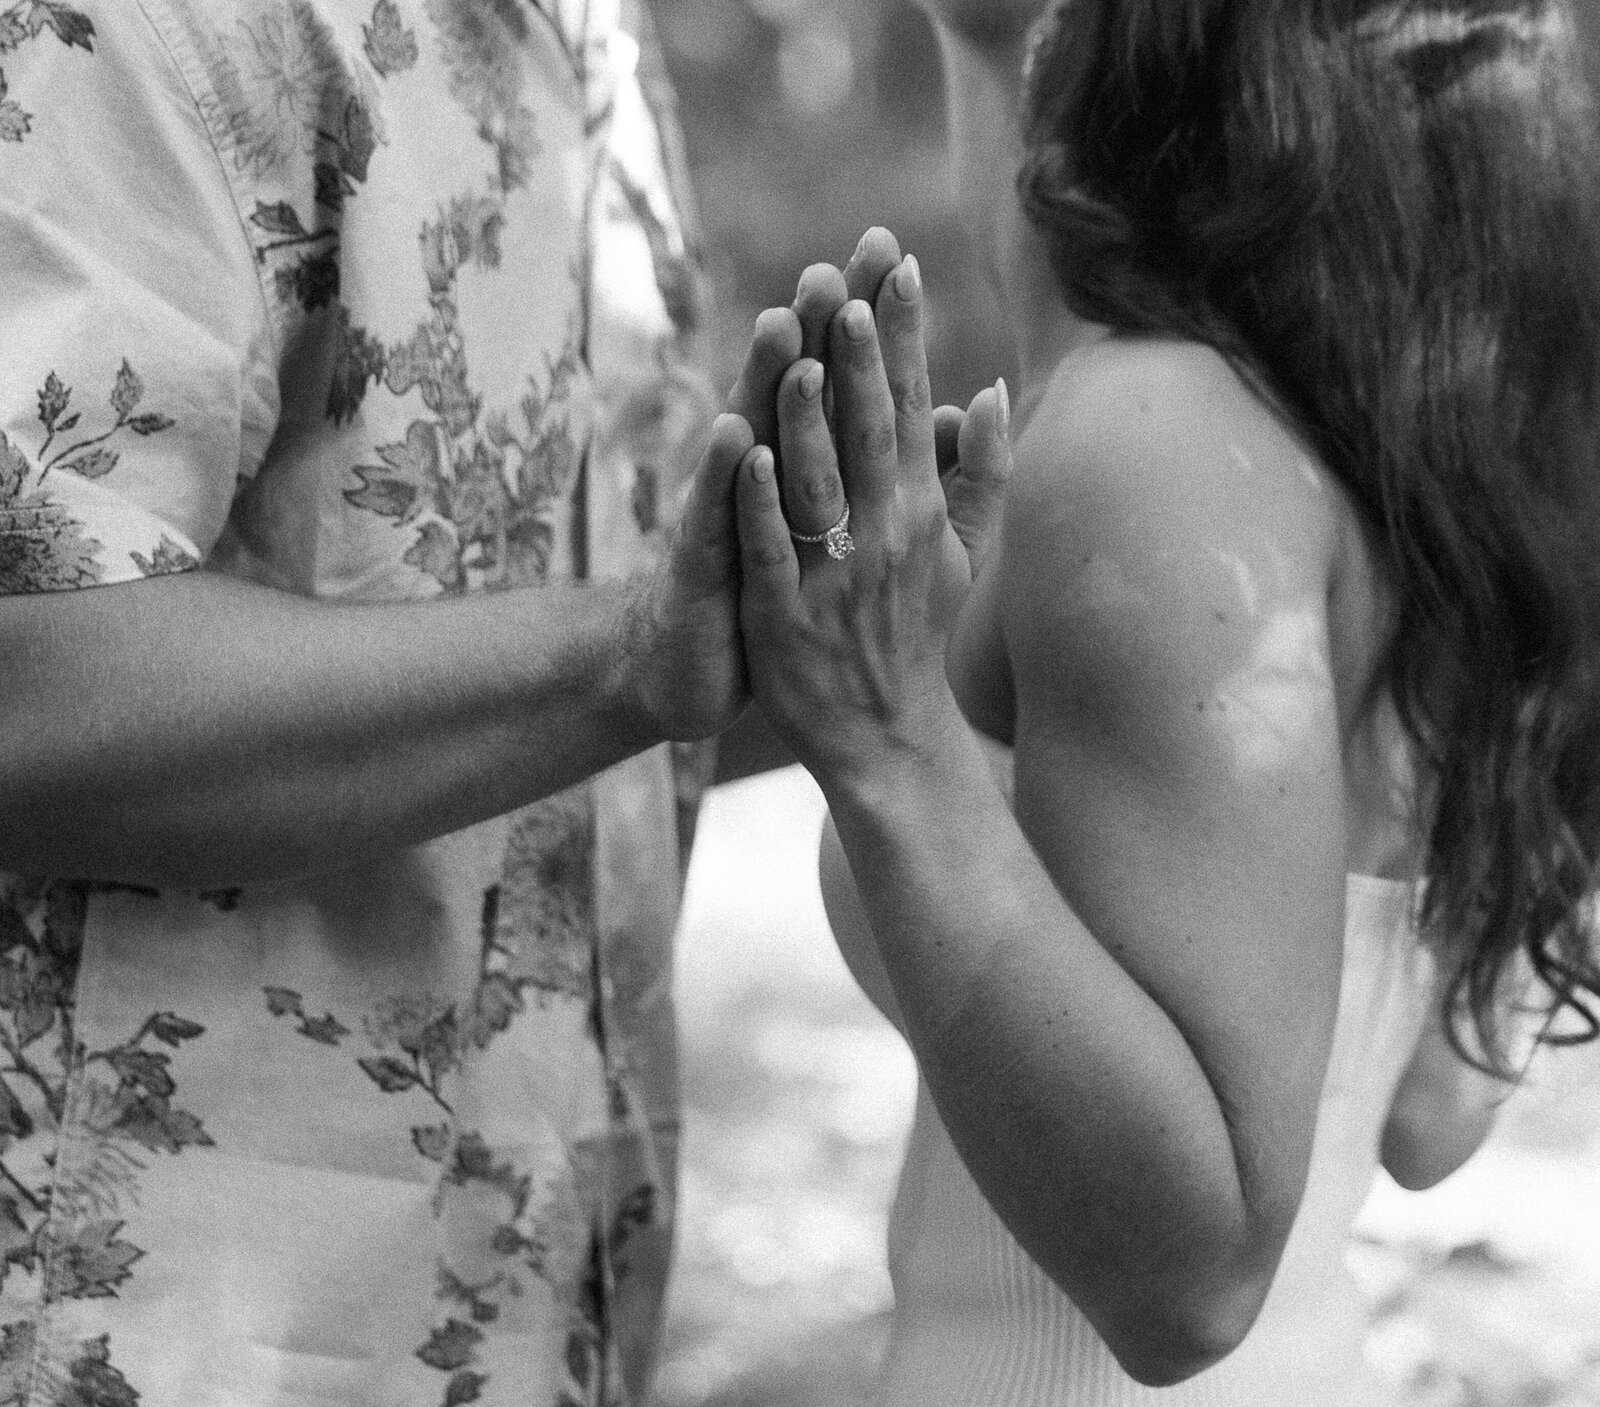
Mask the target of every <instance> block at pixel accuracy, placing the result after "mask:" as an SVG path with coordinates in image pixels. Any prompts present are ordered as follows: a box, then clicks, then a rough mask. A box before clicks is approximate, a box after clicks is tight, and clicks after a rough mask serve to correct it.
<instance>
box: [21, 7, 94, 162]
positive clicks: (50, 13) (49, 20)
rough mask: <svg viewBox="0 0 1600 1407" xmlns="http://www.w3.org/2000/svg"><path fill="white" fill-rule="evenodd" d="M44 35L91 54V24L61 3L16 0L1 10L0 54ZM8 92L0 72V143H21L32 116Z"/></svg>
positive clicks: (31, 122) (92, 42) (85, 16)
mask: <svg viewBox="0 0 1600 1407" xmlns="http://www.w3.org/2000/svg"><path fill="white" fill-rule="evenodd" d="M46 31H49V32H50V33H51V34H54V35H55V37H56V38H57V39H59V40H60V41H61V42H62V43H63V44H65V45H66V46H67V48H69V49H84V50H86V51H88V52H90V53H93V52H94V24H93V22H92V21H91V20H90V19H89V17H88V16H87V15H86V14H84V13H83V12H82V11H81V10H79V9H77V8H75V7H74V6H72V5H67V4H63V3H62V0H16V3H15V4H13V5H11V6H10V7H9V8H6V9H3V10H0V54H7V53H10V52H11V51H13V50H15V49H19V48H21V47H22V45H23V44H25V43H27V42H28V41H29V40H30V39H37V38H38V37H39V36H40V35H41V34H44V33H45V32H46ZM8 92H9V89H8V88H7V86H6V75H5V70H4V69H0V142H20V141H22V139H23V138H24V137H26V136H27V135H28V133H29V132H31V131H32V130H33V115H32V114H31V113H29V112H27V111H26V110H24V108H23V106H22V104H21V103H19V102H17V101H16V100H15V99H14V98H10V97H8V96H7V93H8Z"/></svg>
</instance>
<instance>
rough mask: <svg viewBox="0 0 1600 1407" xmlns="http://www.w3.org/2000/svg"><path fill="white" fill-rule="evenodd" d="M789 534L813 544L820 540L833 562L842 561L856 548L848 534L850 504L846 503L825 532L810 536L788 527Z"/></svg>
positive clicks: (853, 540) (797, 539)
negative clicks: (835, 521)
mask: <svg viewBox="0 0 1600 1407" xmlns="http://www.w3.org/2000/svg"><path fill="white" fill-rule="evenodd" d="M789 536H790V537H792V538H793V539H794V540H795V541H796V542H806V543H813V544H815V543H819V542H820V543H821V544H822V545H823V546H824V547H825V548H827V550H828V556H830V557H832V558H833V560H834V561H835V562H842V561H844V559H845V558H846V557H848V556H849V555H850V554H851V553H852V552H854V551H855V550H856V543H855V539H854V538H853V537H851V536H850V505H849V504H848V503H847V504H845V506H844V512H843V513H841V514H840V515H839V521H838V522H837V523H835V524H834V525H833V526H832V527H831V528H829V529H828V530H827V532H821V533H818V534H816V536H815V537H812V536H808V535H807V534H805V533H797V532H796V531H795V530H794V529H793V528H790V529H789Z"/></svg>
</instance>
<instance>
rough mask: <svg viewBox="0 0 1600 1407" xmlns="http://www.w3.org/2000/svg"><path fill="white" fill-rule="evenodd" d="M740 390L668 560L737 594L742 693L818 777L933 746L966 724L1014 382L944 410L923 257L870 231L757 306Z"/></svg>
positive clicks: (733, 683) (708, 591) (718, 589)
mask: <svg viewBox="0 0 1600 1407" xmlns="http://www.w3.org/2000/svg"><path fill="white" fill-rule="evenodd" d="M729 405H730V411H729V413H726V414H723V415H722V416H720V417H719V418H718V419H717V422H716V424H715V426H714V427H713V430H712V434H711V440H710V444H709V446H708V447H707V449H706V452H705V455H704V457H703V459H702V460H701V463H700V467H699V470H698V471H697V475H696V479H695V482H694V485H693V487H692V489H691V491H690V494H689V497H688V501H687V502H686V504H685V508H684V515H683V518H682V520H681V522H680V527H679V535H678V540H677V544H676V546H675V549H674V554H673V555H674V557H675V558H676V559H678V560H677V561H676V562H675V563H674V564H673V567H672V570H673V571H674V572H675V573H676V574H678V575H679V576H680V579H697V580H698V581H699V583H700V595H701V599H700V601H699V602H698V603H693V604H697V605H698V606H699V607H700V608H702V610H703V613H704V614H705V615H708V616H709V615H711V614H714V612H715V606H714V604H713V603H714V601H715V600H716V599H717V598H719V597H720V598H721V599H722V600H724V601H726V600H730V599H732V600H736V602H737V608H736V611H735V612H734V615H735V619H734V620H733V621H732V622H725V624H726V625H727V626H728V627H729V628H732V629H736V630H737V633H738V636H739V639H738V640H737V641H733V642H730V643H732V644H733V645H734V646H735V649H734V651H732V652H731V653H732V654H733V655H735V656H737V655H738V652H739V647H742V664H743V669H744V671H745V673H744V676H743V678H741V679H738V680H729V681H727V686H728V688H729V690H730V692H733V693H738V694H743V696H744V697H745V698H748V697H749V696H751V695H753V696H754V698H755V700H756V702H757V703H758V704H759V705H760V707H761V708H762V710H763V712H764V713H765V714H766V715H767V717H768V720H769V721H770V723H771V724H772V726H773V727H774V729H775V730H776V731H777V733H778V734H779V736H780V737H781V738H782V739H783V740H784V741H785V742H786V743H787V744H788V745H789V747H790V748H791V749H792V750H793V751H794V754H795V756H796V757H797V758H798V759H799V760H800V761H801V762H803V763H804V764H805V765H806V766H807V767H808V768H809V769H810V771H811V772H812V773H813V775H815V776H816V777H817V779H818V781H819V782H821V783H822V784H823V788H824V790H825V791H826V790H828V789H829V783H830V781H836V780H849V779H859V778H861V777H862V776H863V775H864V774H865V773H866V772H868V771H870V770H871V769H872V768H873V767H874V766H875V765H877V764H879V763H884V762H892V761H893V760H894V758H895V756H896V755H897V754H908V753H909V754H913V755H914V754H918V753H923V752H926V751H927V750H928V749H930V748H938V747H939V746H940V739H941V737H944V736H947V734H946V730H948V729H951V728H960V727H963V726H964V725H963V724H962V723H961V720H960V715H959V712H958V711H957V709H956V706H955V703H954V700H953V699H952V697H951V696H950V692H949V688H948V685H947V684H946V681H945V666H944V655H945V647H946V643H947V641H948V639H949V635H950V632H951V629H952V627H953V626H954V623H955V619H956V616H957V613H958V612H959V610H960V607H961V604H962V602H963V601H964V600H965V598H966V595H967V592H968V590H969V588H970V587H971V584H972V581H973V579H974V577H975V575H976V573H977V569H978V566H979V563H980V561H981V559H982V556H983V553H984V551H985V548H986V546H987V545H988V542H989V540H990V537H991V534H992V532H993V529H994V527H995V525H996V523H997V520H998V517H999V507H1000V503H1001V499H1002V497H1003V494H1004V489H1005V484H1006V480H1007V477H1008V474H1009V468H1010V452H1009V445H1008V428H1009V427H1008V420H1009V406H1008V405H1007V401H1006V392H1005V389H1004V383H997V385H996V386H995V387H993V388H990V389H986V390H984V391H981V392H980V393H979V394H978V395H977V397H976V398H975V399H974V400H973V401H972V403H971V405H970V406H969V407H968V408H967V410H966V411H961V410H959V409H957V408H955V407H952V406H943V407H940V408H938V409H937V410H935V409H934V407H933V403H932V398H931V395H930V392H929V386H928V369H927V360H926V353H925V349H924V341H923V292H922V284H921V274H920V271H919V269H918V266H917V263H916V260H915V259H913V258H904V259H902V258H901V256H900V251H899V247H898V245H897V244H896V242H895V240H894V237H893V236H892V235H890V234H889V233H888V232H887V231H885V230H872V231H869V232H868V233H867V235H866V236H864V237H863V239H862V241H861V244H860V245H859V246H858V247H857V249H856V252H855V254H854V256H853V257H852V258H851V260H850V262H849V263H848V264H847V265H846V266H845V268H844V269H843V270H842V271H841V270H839V269H836V268H834V267H832V266H830V265H824V264H818V265H813V266H812V267H811V268H809V269H807V270H806V271H805V274H804V275H803V276H802V277H801V280H800V284H799V288H798V291H797V294H796V298H795V302H794V305H793V306H792V307H791V308H784V309H769V310H768V311H767V312H765V313H763V314H762V315H761V317H760V318H759V319H758V320H757V322H756V330H755V335H754V339H753V341H752V344H751V347H750V351H749V354H748V356H747V358H746V361H745V365H744V368H743V370H742V372H741V374H740V377H739V379H738V382H737V383H736V385H735V387H734V390H733V392H732V393H731V395H730V397H729ZM847 509H848V519H847V521H845V520H846V511H847ZM830 530H831V531H830ZM846 532H847V533H848V546H847V544H846V543H845V541H844V540H843V539H844V535H845V533H846ZM724 572H727V573H729V576H728V578H727V580H726V582H723V581H722V580H721V578H722V577H723V574H724ZM724 588H725V589H724ZM684 604H691V603H687V602H685V603H684ZM691 653H692V654H696V655H698V656H699V658H700V660H701V661H702V662H703V661H704V660H705V658H706V655H705V652H704V642H703V640H702V648H701V649H700V650H697V651H694V652H691ZM684 667H685V668H692V667H694V666H693V663H692V661H685V664H684ZM745 690H748V693H745Z"/></svg>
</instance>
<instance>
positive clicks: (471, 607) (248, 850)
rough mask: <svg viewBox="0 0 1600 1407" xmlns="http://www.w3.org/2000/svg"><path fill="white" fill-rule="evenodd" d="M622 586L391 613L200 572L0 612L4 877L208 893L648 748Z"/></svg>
mask: <svg viewBox="0 0 1600 1407" xmlns="http://www.w3.org/2000/svg"><path fill="white" fill-rule="evenodd" d="M626 616H627V610H626V604H625V602H624V601H623V599H622V597H621V594H620V589H619V588H606V589H587V588H581V587H571V588H555V587H553V588H550V589H548V590H542V591H525V592H513V593H498V594H493V595H482V596H475V597H471V598H463V599H451V600H441V601H435V602H418V603H408V604H397V605H373V606H345V605H336V604H326V603H320V602H314V601H308V600H305V599H302V598H299V597H296V596H292V595H288V594H285V593H283V592H279V591H275V590H271V589H269V588H265V587H259V586H254V585H250V584H246V583H241V582H238V581H234V580H231V579H229V578H225V577H222V576H218V575H214V574H211V573H206V572H197V573H192V574H189V575H186V576H183V577H171V578H163V579H159V580H153V581H149V582H142V583H135V584H130V585H126V586H118V587H108V588H102V589H98V590H88V591H79V592H72V593H63V594H59V595H50V596H31V597H14V598H9V599H6V600H4V601H0V655H3V657H4V658H5V660H6V661H7V664H6V671H5V679H4V682H3V684H0V798H3V800H0V868H6V869H13V870H21V871H24V872H33V873H65V874H71V875H75V876H84V877H94V878H107V879H119V880H125V881H130V882H144V883H168V884H181V885H208V884H219V883H233V882H240V881H244V880H247V879H258V878H270V877H278V876H283V875H288V874H293V873H297V872H303V871H306V870H310V869H316V868H325V867H329V866H332V865H336V864H338V863H340V862H341V860H346V859H350V858H354V857H356V856H359V855H360V854H361V853H363V852H367V851H371V850H373V849H376V848H381V847H387V846H392V845H396V844H405V843H409V842H414V841H419V840H422V839H424V838H426V837H429V836H432V835H436V834H441V833H443V832H445V831H448V830H451V829H455V828H458V827H460V826H462V825H466V824H469V823H471V822H474V821H479V820H483V819H485V818H487V817H490V816H493V815H496V814H499V813H501V812H504V811H507V810H509V809H511V808H512V807H514V806H515V805H517V804H519V803H524V802H527V801H530V800H532V799H534V798H536V797H538V796H540V795H544V794H547V793H549V792H551V791H554V790H556V789H559V788H560V787H562V786H564V785H566V784H568V783H571V782H575V781H577V780H578V779H579V778H581V777H583V776H586V775H588V774H589V773H592V772H594V771H597V770H599V769H600V768H602V767H604V766H606V765H608V764H609V763H612V762H615V761H617V760H619V759H620V758H622V757H623V756H625V755H627V754H629V753H631V752H633V751H636V750H638V749H640V748H643V747H645V746H647V745H649V744H651V743H653V742H655V741H657V740H658V738H657V736H653V735H652V733H651V731H650V728H649V724H648V721H647V720H646V719H645V718H643V717H641V716H640V710H639V709H638V708H637V707H635V706H634V703H633V700H632V699H631V698H630V696H629V692H628V689H627V687H626V684H627V680H626V667H627V665H628V662H629V659H628V649H627V641H628V631H627V629H626V625H625V620H626Z"/></svg>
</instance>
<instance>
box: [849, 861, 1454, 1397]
mask: <svg viewBox="0 0 1600 1407" xmlns="http://www.w3.org/2000/svg"><path fill="white" fill-rule="evenodd" d="M1412 903H1413V890H1412V889H1411V887H1410V886H1407V885H1401V884H1394V883H1390V882H1386V881H1383V880H1375V879H1370V878H1366V877H1362V876H1351V878H1350V881H1349V885H1348V893H1347V899H1346V927H1345V948H1344V970H1343V979H1342V985H1341V987H1340V993H1339V1008H1338V1018H1337V1024H1336V1027H1335V1033H1334V1041H1333V1051H1332V1055H1331V1057H1330V1061H1329V1066H1328V1075H1327V1080H1326V1083H1325V1085H1324V1089H1323V1095H1322V1104H1321V1108H1320V1110H1319V1113H1318V1118H1317V1131H1316V1138H1315V1142H1314V1145H1313V1151H1312V1157H1311V1171H1310V1177H1309V1181H1308V1183H1307V1187H1306V1193H1305V1199H1304V1201H1303V1203H1302V1206H1301V1210H1300V1215H1299V1219H1298V1220H1297V1222H1296V1223H1295V1228H1294V1231H1293V1233H1292V1235H1291V1236H1290V1240H1289V1244H1288V1247H1287V1249H1286V1251H1285V1253H1284V1257H1283V1261H1282V1264H1281V1266H1280V1268H1279V1271H1278V1275H1277V1278H1276V1280H1275V1281H1274V1283H1273V1287H1272V1291H1271V1294H1270V1295H1269V1296H1268V1299H1267V1304H1266V1307H1265V1309H1264V1310H1263V1312H1262V1315H1261V1318H1260V1319H1259V1320H1258V1321H1257V1324H1256V1326H1255V1328H1254V1330H1253V1331H1252V1332H1251V1334H1250V1335H1249V1337H1248V1338H1247V1339H1246V1340H1245V1343H1244V1345H1243V1346H1242V1347H1241V1348H1240V1349H1239V1350H1238V1351H1237V1352H1236V1353H1234V1354H1233V1355H1232V1356H1231V1357H1229V1358H1228V1359H1225V1360H1224V1361H1223V1362H1222V1363H1221V1364H1220V1365H1218V1366H1217V1367H1216V1368H1214V1369H1211V1370H1210V1371H1209V1372H1206V1373H1202V1374H1200V1375H1199V1376H1197V1377H1195V1378H1192V1379H1190V1380H1189V1381H1188V1382H1187V1383H1183V1384H1180V1385H1178V1386H1177V1387H1173V1388H1165V1389H1159V1390H1158V1389H1151V1388H1146V1387H1143V1386H1141V1385H1140V1384H1139V1383H1137V1382H1135V1381H1134V1380H1133V1379H1132V1378H1130V1377H1128V1375H1127V1374H1126V1373H1124V1372H1123V1371H1122V1370H1121V1368H1120V1367H1119V1366H1118V1365H1117V1362H1116V1360H1115V1358H1113V1357H1112V1355H1111V1351H1110V1350H1109V1349H1108V1348H1107V1347H1106V1346H1105V1343H1104V1342H1103V1341H1102V1340H1101V1339H1100V1337H1099V1335H1098V1334H1096V1333H1095V1331H1094V1329H1093V1328H1092V1327H1091V1326H1090V1324H1089V1322H1088V1320H1086V1319H1085V1318H1084V1317H1083V1315H1082V1314H1081V1313H1080V1312H1079V1311H1078V1309H1077V1308H1076V1307H1075V1306H1074V1305H1073V1303H1072V1301H1071V1300H1069V1299H1068V1298H1067V1297H1066V1296H1065V1295H1064V1294H1062V1293H1061V1291H1060V1290H1058V1289H1057V1288H1056V1287H1055V1285H1054V1284H1053V1283H1052V1282H1051V1281H1050V1280H1049V1278H1048V1277H1047V1276H1046V1275H1045V1274H1044V1272H1043V1271H1041V1270H1040V1269H1039V1268H1038V1266H1036V1265H1035V1264H1034V1263H1033V1261H1032V1260H1030V1259H1029V1258H1028V1256H1027V1254H1026V1253H1025V1252H1024V1251H1023V1250H1022V1248H1021V1247H1020V1246H1019V1245H1018V1244H1017V1242H1016V1241H1015V1240H1014V1239H1013V1238H1012V1237H1011V1235H1010V1233H1009V1232H1007V1230H1006V1229H1005V1227H1004V1226H1003V1225H1002V1224H1001V1222H1000V1219H999V1218H998V1217H997V1216H996V1215H995V1214H994V1212H993V1211H992V1210H991V1209H990V1207H989V1204H988V1203H987V1202H986V1201H985V1200H984V1198H983V1194H982V1193H981V1192H979V1191H978V1188H977V1186H976V1184H975V1183H974V1182H973V1181H972V1178H971V1177H970V1175H969V1174H968V1173H967V1170H966V1168H965V1166H964V1165H963V1164H962V1162H961V1159H960V1157H959V1155H958V1154H957V1153H956V1151H955V1148H954V1146H953V1145H952V1144H951V1142H950V1138H949V1135H948V1134H947V1133H946V1132H945V1130H944V1127H943V1125H942V1124H941V1123H940V1122H939V1116H938V1114H937V1113H936V1112H935V1110H934V1108H933V1105H932V1102H931V1101H930V1100H929V1098H928V1093H927V1089H926V1087H924V1088H923V1089H922V1090H921V1092H920V1094H919V1097H918V1106H917V1116H916V1124H915V1127H914V1130H913V1132H912V1136H911V1146H910V1150H909V1152H908V1154H907V1158H906V1166H905V1171H904V1173H903V1175H902V1178H901V1183H900V1192H899V1196H898V1199H897V1201H896V1204H895V1209H894V1216H893V1220H892V1223H891V1227H890V1270H891V1273H892V1275H893V1278H894V1285H895V1297H896V1306H895V1320H894V1329H893V1333H892V1337H891V1341H890V1345H889V1356H888V1362H887V1365H886V1367H885V1370H884V1376H883V1379H882V1382H881V1384H880V1389H879V1393H878V1398H877V1400H878V1402H879V1403H880V1404H882V1407H1384V1404H1385V1403H1389V1402H1392V1401H1393V1400H1394V1399H1393V1396H1392V1393H1391V1392H1390V1391H1389V1390H1388V1389H1387V1388H1386V1387H1385V1386H1384V1385H1383V1384H1382V1383H1381V1382H1380V1381H1378V1380H1377V1379H1375V1378H1374V1377H1373V1376H1372V1374H1371V1373H1370V1372H1369V1371H1368V1370H1367V1368H1366V1366H1365V1364H1364V1362H1363V1361H1362V1356H1361V1344H1362V1339H1363V1337H1364V1335H1365V1329H1366V1315H1365V1312H1364V1309H1363V1306H1362V1303H1361V1301H1360V1299H1359V1297H1358V1295H1357V1293H1356V1289H1355V1286H1354V1284H1353V1283H1352V1282H1351V1280H1350V1278H1349V1276H1348V1274H1347V1273H1346V1271H1345V1269H1344V1263H1343V1260H1344V1249H1345V1243H1346V1237H1347V1234H1348V1231H1349V1227H1350V1223H1351V1221H1352V1220H1353V1219H1354V1217H1355V1215H1356V1212H1357V1210H1358V1209H1359V1208H1360V1206H1361V1203H1362V1202H1363V1200H1364V1199H1365V1197H1366V1194H1367V1192H1368V1190H1369V1188H1370V1187H1371V1184H1372V1179H1373V1176H1374V1175H1375V1173H1376V1170H1377V1159H1378V1139H1379V1136H1380V1133H1381V1131H1382V1125H1383V1119H1384V1115H1385V1113H1386V1112H1387V1109H1388V1105H1389V1102H1390V1100H1391V1098H1392V1097H1393V1094H1394V1090H1395V1087H1396V1085H1397V1084H1398V1082H1399V1078H1400V1075H1401V1073H1402V1072H1403V1071H1404V1069H1405V1065H1406V1062H1407V1060H1408V1059H1409V1057H1410V1054H1411V1051H1412V1049H1413V1047H1414V1046H1415V1043H1416V1039H1417V1036H1418V1034H1419V1033H1420V1031H1421V1028H1422V1021H1423V1018H1424V1015H1425V1013H1426V1007H1427V1001H1428V994H1429V992H1430V991H1431V987H1432V980H1433V977H1432V969H1433V963H1432V959H1431V957H1430V956H1429V954H1428V953H1427V952H1426V950H1425V949H1423V948H1422V946H1421V945H1420V944H1419V943H1418V941H1417V938H1416V933H1415V928H1414V926H1413V923H1412Z"/></svg>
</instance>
